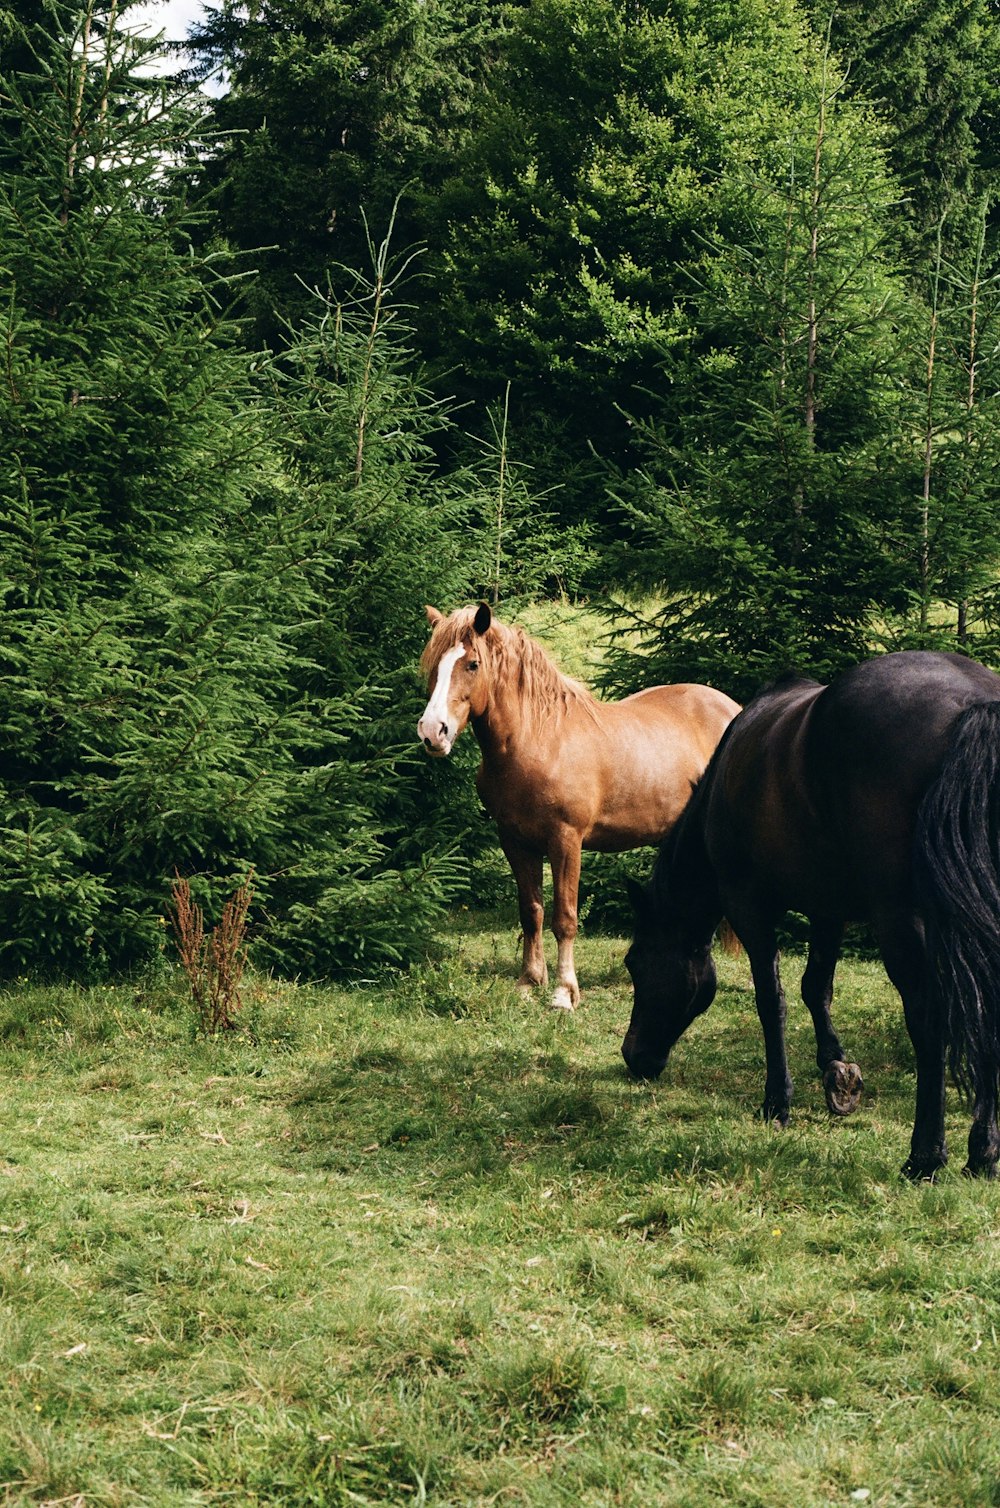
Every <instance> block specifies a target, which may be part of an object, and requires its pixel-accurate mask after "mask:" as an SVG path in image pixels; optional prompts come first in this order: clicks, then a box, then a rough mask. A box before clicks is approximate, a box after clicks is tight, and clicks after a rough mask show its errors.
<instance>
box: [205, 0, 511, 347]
mask: <svg viewBox="0 0 1000 1508" xmlns="http://www.w3.org/2000/svg"><path fill="white" fill-rule="evenodd" d="M494 26H495V22H494V19H493V17H492V14H491V7H487V8H486V10H485V14H484V8H483V7H482V6H479V5H473V4H471V3H470V0H403V3H399V0H391V3H390V0H365V3H364V4H356V3H353V0H310V3H309V4H307V5H304V4H302V3H300V0H264V3H263V4H259V5H258V4H253V5H248V4H232V5H229V4H227V5H225V6H223V7H220V8H219V9H215V10H209V12H208V13H207V19H206V20H205V21H204V22H203V23H202V25H201V26H200V27H199V28H197V31H196V36H195V43H194V50H195V53H196V55H197V57H198V60H199V66H198V72H199V73H201V74H209V75H210V74H212V73H213V72H214V71H216V70H218V69H219V68H223V69H224V70H225V73H226V78H227V84H228V88H227V90H226V92H225V94H224V95H222V96H221V97H219V98H218V99H217V100H216V102H215V105H214V113H215V122H216V125H217V126H218V129H219V133H220V135H219V137H218V139H217V144H216V146H215V149H214V151H213V154H212V156H211V158H210V160H209V161H208V163H207V164H206V167H207V182H208V183H209V185H211V186H218V187H219V188H220V189H221V197H220V198H219V199H218V200H217V201H216V202H217V210H216V213H217V215H218V222H219V225H220V228H221V229H222V231H223V233H224V234H225V235H226V236H227V237H228V238H229V239H230V240H231V242H232V243H233V244H234V245H235V246H238V247H241V248H243V249H244V250H248V251H252V252H253V255H254V263H255V266H257V267H258V268H259V269H260V277H259V278H258V279H257V281H256V282H255V283H254V284H253V286H252V287H251V288H250V290H249V304H250V308H251V311H252V314H253V317H254V322H255V331H256V336H257V338H258V339H260V338H267V339H275V338H280V332H281V328H282V322H283V321H286V320H288V319H290V318H291V319H293V320H295V319H297V318H298V316H299V315H300V314H301V313H302V312H303V310H304V309H306V308H307V307H308V301H307V299H305V298H304V296H303V293H304V285H311V284H313V283H315V282H318V281H322V279H323V277H324V275H325V271H326V269H327V267H328V266H329V265H330V263H331V262H336V263H339V264H341V265H347V266H350V267H351V268H353V269H355V270H360V271H362V272H364V271H365V270H366V269H367V266H368V233H367V226H368V224H372V225H385V224H387V223H388V220H389V218H390V215H391V214H392V212H393V206H394V205H395V204H396V203H397V201H398V199H399V196H400V194H401V193H402V192H403V191H404V189H406V190H408V192H407V195H406V198H405V200H404V202H403V205H402V211H401V222H402V233H403V238H404V240H417V239H419V238H420V237H421V235H422V234H423V225H422V217H421V214H420V204H421V203H422V202H423V200H424V199H432V198H433V196H434V193H435V191H436V188H437V185H438V183H439V181H440V179H441V177H442V175H443V174H444V173H445V172H446V170H447V167H448V163H449V158H450V155H451V153H452V152H453V151H454V149H455V146H456V143H457V142H458V141H460V140H461V139H462V137H463V135H464V134H465V132H466V131H467V129H468V128H469V125H470V123H471V121H472V120H473V119H474V118H475V112H476V109H477V92H478V83H479V78H480V75H481V69H482V62H483V55H484V51H485V49H486V48H487V46H488V44H489V42H490V39H491V36H492V33H493V30H494ZM366 217H367V219H366Z"/></svg>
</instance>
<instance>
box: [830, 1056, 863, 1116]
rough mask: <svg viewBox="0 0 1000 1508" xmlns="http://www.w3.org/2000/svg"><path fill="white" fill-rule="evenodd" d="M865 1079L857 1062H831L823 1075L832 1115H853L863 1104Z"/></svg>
mask: <svg viewBox="0 0 1000 1508" xmlns="http://www.w3.org/2000/svg"><path fill="white" fill-rule="evenodd" d="M864 1087H865V1081H864V1079H863V1078H862V1077H861V1069H860V1068H859V1067H858V1065H857V1063H830V1064H828V1065H827V1069H826V1072H825V1073H824V1075H823V1093H824V1094H825V1095H826V1107H827V1109H828V1110H829V1112H830V1114H831V1115H853V1114H854V1112H855V1110H857V1108H858V1106H859V1105H860V1104H861V1092H862V1090H863V1089H864Z"/></svg>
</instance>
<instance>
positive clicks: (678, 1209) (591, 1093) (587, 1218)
mask: <svg viewBox="0 0 1000 1508" xmlns="http://www.w3.org/2000/svg"><path fill="white" fill-rule="evenodd" d="M623 951H624V944H623V943H621V942H620V941H619V942H615V941H609V940H606V939H598V938H587V939H584V940H583V941H582V943H581V945H580V947H579V967H580V975H581V981H582V984H583V988H584V1000H583V1004H582V1006H581V1008H580V1010H579V1011H578V1012H577V1013H576V1015H575V1016H573V1017H571V1018H569V1019H567V1018H566V1017H565V1016H563V1015H562V1014H558V1015H556V1014H550V1013H548V1012H546V1011H545V1009H544V1008H543V1005H542V1003H541V1002H535V1003H531V1002H529V1003H525V1002H523V1001H522V1000H521V999H520V998H519V996H518V995H517V993H516V991H515V990H514V988H513V984H512V981H513V976H514V973H515V968H516V956H517V939H516V936H515V933H514V929H513V928H512V927H510V926H499V925H498V926H497V927H495V928H485V927H483V926H480V925H479V924H477V923H476V922H475V921H474V920H472V919H470V918H469V917H467V916H466V917H463V918H457V919H456V925H455V930H454V933H453V936H452V943H451V947H450V951H449V955H448V957H447V958H446V959H445V961H444V962H443V963H442V964H440V965H437V966H431V965H429V966H428V967H427V969H426V970H424V971H422V972H419V973H417V974H415V975H412V976H410V977H409V978H406V979H402V980H399V981H396V982H395V983H392V982H389V983H386V984H382V985H372V986H370V987H367V988H364V989H355V990H339V989H332V988H330V989H318V988H317V989H312V988H293V987H290V986H282V985H276V984H275V985H270V984H268V983H266V982H262V983H258V985H257V987H256V988H255V990H254V998H253V999H252V1000H251V1001H250V1003H249V1006H248V1021H249V1024H250V1025H251V1026H252V1029H253V1035H251V1034H250V1033H246V1034H243V1035H241V1036H238V1037H234V1038H232V1039H231V1040H227V1041H217V1042H212V1041H207V1042H206V1041H203V1040H198V1039H195V1038H193V1037H192V1034H191V1030H190V1025H189V1019H188V1015H187V1012H186V1010H185V1008H184V1005H183V1002H182V1001H181V998H180V995H179V992H178V993H176V994H171V993H170V992H169V991H166V990H154V991H150V992H146V993H144V992H142V991H141V990H138V989H129V988H124V987H123V988H119V989H114V990H111V989H109V990H103V991H102V990H92V991H87V992H84V991H79V992H76V991H69V990H65V991H63V990H48V991H42V990H38V989H30V988H28V987H24V988H22V989H15V990H12V991H10V992H8V993H7V994H6V995H5V996H3V997H2V998H0V1055H2V1064H3V1069H4V1086H5V1087H4V1100H5V1103H4V1115H3V1121H2V1125H3V1141H2V1144H0V1275H2V1302H0V1378H2V1388H0V1483H2V1484H3V1485H2V1486H0V1502H6V1503H46V1504H49V1505H55V1504H74V1505H79V1508H84V1505H86V1508H95V1505H112V1504H114V1505H118V1504H128V1505H138V1504H150V1505H153V1504H155V1505H161V1504H162V1505H166V1504H171V1505H174V1504H176V1505H180V1504H184V1505H189V1504H227V1505H228V1504H238V1505H243V1504H251V1505H253V1504H287V1505H289V1508H303V1505H311V1504H316V1505H341V1504H343V1505H348V1504H356V1503H380V1504H381V1503H386V1504H407V1503H412V1504H424V1503H426V1504H441V1505H445V1504H448V1505H464V1504H469V1505H477V1508H478V1505H483V1508H486V1505H492V1504H504V1505H505V1504H514V1505H516V1504H531V1505H539V1508H543V1505H553V1508H555V1505H560V1508H562V1505H566V1508H570V1505H594V1508H597V1505H601V1508H603V1505H618V1504H621V1505H631V1504H643V1505H664V1508H693V1505H698V1508H701V1505H712V1504H739V1505H747V1508H751V1505H752V1508H757V1505H760V1508H764V1505H766V1508H772V1505H773V1508H779V1505H780V1508H788V1505H794V1508H812V1505H820V1504H824V1505H825V1504H841V1503H842V1504H845V1505H851V1504H854V1503H867V1504H869V1505H900V1508H902V1505H920V1508H926V1505H928V1504H933V1505H935V1508H952V1505H955V1508H958V1505H977V1508H979V1505H988V1504H997V1503H1000V1487H998V1484H1000V1430H998V1428H997V1425H998V1417H997V1416H998V1412H1000V1405H998V1402H997V1395H996V1386H995V1378H996V1372H997V1364H998V1354H997V1348H998V1343H997V1326H998V1300H1000V1242H998V1233H1000V1190H997V1189H996V1188H994V1187H990V1186H987V1185H984V1184H982V1183H975V1182H969V1181H967V1180H964V1179H963V1178H961V1176H960V1174H959V1172H958V1168H959V1166H960V1165H961V1162H962V1160H963V1157H962V1155H961V1154H962V1152H963V1150H964V1139H965V1135H966V1132H967V1121H966V1117H965V1115H964V1114H963V1113H962V1112H961V1110H960V1109H959V1107H958V1105H957V1103H953V1104H952V1105H951V1110H952V1112H953V1113H952V1114H951V1115H950V1116H949V1126H950V1132H951V1136H952V1139H953V1142H954V1151H955V1166H954V1168H953V1169H949V1170H948V1171H947V1172H946V1173H945V1174H944V1175H943V1176H942V1177H941V1179H940V1181H939V1182H938V1183H936V1184H935V1185H933V1186H924V1187H917V1188H914V1187H911V1186H909V1185H907V1184H906V1183H904V1182H903V1181H902V1180H901V1179H900V1177H899V1173H898V1170H899V1167H900V1165H901V1163H902V1161H903V1159H904V1156H905V1155H906V1151H907V1146H908V1139H909V1131H910V1117H911V1114H912V1102H913V1088H914V1085H913V1073H912V1058H911V1054H910V1050H909V1045H908V1043H907V1040H906V1036H905V1031H904V1029H903V1023H902V1013H901V1011H900V1009H899V1007H898V1005H897V1003H896V1000H895V997H894V996H893V994H892V992H891V990H890V989H889V987H888V985H887V984H886V982H885V980H884V977H883V975H882V973H881V971H880V969H879V968H878V967H877V966H876V965H874V964H868V963H864V962H857V961H851V962H848V963H847V964H845V965H844V967H843V970H842V973H841V976H840V978H839V990H838V1003H837V1010H836V1019H837V1022H838V1026H839V1027H840V1029H841V1033H842V1036H843V1037H844V1040H845V1045H847V1046H848V1048H849V1050H850V1052H851V1053H852V1054H853V1055H855V1056H856V1057H857V1059H858V1061H859V1062H860V1063H861V1064H862V1067H863V1069H864V1072H865V1078H866V1084H867V1095H866V1100H865V1103H864V1106H863V1108H862V1109H861V1111H860V1112H859V1114H858V1115H857V1116H856V1117H854V1118H852V1119H851V1120H848V1121H833V1120H831V1119H830V1118H829V1117H828V1115H827V1113H826V1110H825V1107H824V1103H823V1096H822V1091H821V1088H820V1085H819V1084H818V1082H817V1079H816V1074H815V1071H814V1068H813V1061H812V1059H813V1043H812V1034H811V1028H810V1027H809V1024H808V1018H807V1016H806V1013H805V1011H804V1008H802V1007H800V1006H799V1007H797V1008H796V1007H794V1006H793V1009H792V1012H791V1017H792V1019H791V1023H790V1050H791V1057H792V1066H793V1073H794V1074H795V1077H796V1079H797V1083H798V1093H797V1100H796V1106H795V1109H794V1111H793V1118H792V1122H791V1125H790V1126H789V1128H788V1130H787V1131H785V1132H783V1133H782V1132H778V1131H776V1130H774V1129H772V1128H769V1127H767V1126H764V1125H762V1124H761V1123H760V1122H759V1121H758V1120H757V1119H756V1115H755V1111H756V1106H757V1104H758V1102H759V1099H760V1094H761V1088H762V1072H763V1071H762V1063H761V1048H760V1036H759V1028H758V1026H757V1022H756V1015H755V1012H754V1008H753V999H752V996H751V994H750V992H749V987H748V977H747V969H746V964H745V961H743V960H735V961H734V960H728V959H727V960H723V961H722V963H721V966H720V971H721V974H722V977H723V988H722V989H721V991H720V995H719V998H718V1000H717V1002H716V1004H715V1005H714V1006H713V1008H712V1010H711V1011H710V1012H709V1013H708V1015H707V1016H705V1017H704V1018H703V1019H702V1020H701V1021H700V1022H698V1023H697V1024H696V1025H695V1027H694V1028H693V1029H692V1031H691V1032H690V1033H689V1035H688V1037H687V1038H685V1039H684V1040H683V1041H682V1043H681V1044H680V1045H679V1046H678V1048H677V1050H676V1053H675V1056H674V1059H673V1061H672V1063H671V1066H670V1068H669V1069H668V1072H667V1074H666V1075H665V1076H664V1079H663V1080H662V1081H661V1082H660V1083H659V1084H657V1085H637V1084H633V1083H631V1082H630V1081H629V1080H628V1079H627V1078H626V1076H625V1074H624V1071H623V1068H622V1065H621V1059H620V1056H619V1043H620V1040H621V1036H622V1033H623V1030H624V1027H625V1024H626V1022H627V1018H628V1013H629V1005H630V1002H629V992H628V989H627V986H626V983H625V980H624V977H623V972H622V969H621V963H620V960H621V956H622V953H623ZM798 962H799V961H797V960H789V961H788V963H787V966H786V976H787V982H788V986H789V993H790V995H791V994H792V993H793V990H794V987H795V986H796V985H797V975H798V972H799V970H798V966H797V965H798Z"/></svg>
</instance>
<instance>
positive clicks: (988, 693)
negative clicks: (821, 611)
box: [713, 651, 1000, 918]
mask: <svg viewBox="0 0 1000 1508" xmlns="http://www.w3.org/2000/svg"><path fill="white" fill-rule="evenodd" d="M995 700H1000V676H997V675H995V674H994V673H993V672H992V671H989V670H987V669H986V668H985V667H984V666H981V665H978V664H977V663H976V662H975V661H971V660H967V659H965V658H964V657H962V656H959V655H947V654H933V653H924V652H914V651H909V652H904V653H901V654H889V655H882V656H880V657H878V658H876V659H873V660H868V661H865V662H864V663H863V664H861V665H858V666H856V667H854V668H853V669H852V670H849V671H847V672H845V673H844V674H843V675H842V676H840V677H839V678H838V679H837V680H836V681H834V682H833V683H832V684H831V685H830V686H828V687H825V688H824V687H820V686H817V685H816V684H815V683H812V684H811V685H810V683H797V684H796V685H794V686H792V687H789V688H787V689H784V690H782V689H778V690H777V691H775V692H774V693H771V694H767V693H765V695H764V696H763V698H762V699H761V700H760V703H759V704H755V703H751V705H750V708H749V709H748V711H749V713H750V714H751V715H750V717H749V719H748V720H747V722H746V724H745V726H742V727H741V724H743V720H744V718H747V713H746V712H745V713H744V714H743V717H741V718H740V719H739V720H738V721H737V722H736V723H735V724H734V725H733V729H732V732H731V735H730V737H729V739H728V740H727V741H726V744H725V745H724V748H723V750H722V751H720V753H721V754H722V755H724V756H725V758H724V759H723V760H722V764H723V775H724V781H723V783H722V785H721V786H720V788H719V796H718V797H717V799H716V801H715V803H714V831H715V834H716V836H715V846H714V850H713V861H714V862H715V863H716V866H717V871H718V872H719V875H720V879H721V878H723V876H726V875H728V876H730V877H732V876H736V877H737V879H738V878H739V868H740V864H741V863H742V865H743V867H744V870H745V871H746V872H749V870H750V869H752V870H753V871H754V875H755V879H754V883H755V884H756V885H757V886H758V887H761V886H764V887H765V888H766V887H767V886H770V887H771V890H772V892H773V894H774V895H775V897H776V900H777V902H778V903H779V904H780V906H781V907H783V908H791V909H795V910H801V911H804V912H806V913H807V914H817V913H822V912H827V913H831V914H839V915H841V916H843V917H860V918H864V917H870V916H872V915H873V913H874V911H875V909H876V907H877V906H878V907H885V906H888V907H890V908H891V907H893V906H899V907H902V906H906V907H909V906H910V904H911V901H912V853H913V834H914V828H915V823H916V815H917V810H918V808H919V805H920V802H921V800H922V799H923V796H924V794H925V792H926V791H927V789H928V787H929V786H930V784H931V783H932V781H933V780H934V779H935V778H936V777H937V775H938V773H939V772H940V769H941V766H942V763H943V761H944V758H945V754H946V752H947V749H948V746H949V742H950V739H951V733H952V728H953V726H954V723H955V720H956V718H957V717H958V716H959V715H960V714H961V712H963V711H964V710H965V708H966V707H968V706H971V705H973V704H975V703H977V702H983V701H995ZM723 798H724V799H723ZM727 823H728V824H729V825H730V829H731V833H730V836H728V837H727V835H726V831H725V828H726V824H727ZM876 897H877V900H876Z"/></svg>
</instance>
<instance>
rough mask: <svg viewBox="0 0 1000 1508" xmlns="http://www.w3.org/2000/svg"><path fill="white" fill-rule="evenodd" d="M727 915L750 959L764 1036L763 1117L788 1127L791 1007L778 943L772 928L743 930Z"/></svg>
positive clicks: (790, 1096) (790, 1099)
mask: <svg viewBox="0 0 1000 1508" xmlns="http://www.w3.org/2000/svg"><path fill="white" fill-rule="evenodd" d="M727 915H729V919H730V921H731V922H732V924H733V926H734V927H735V929H736V932H737V935H738V936H739V937H740V939H741V940H742V942H743V946H744V947H745V948H746V950H747V955H748V957H749V959H750V972H751V973H752V975H753V988H754V997H755V999H756V1002H757V1015H758V1016H759V1017H760V1024H761V1030H762V1031H763V1033H764V1058H765V1062H766V1065H767V1070H766V1076H765V1079H764V1103H763V1105H762V1106H761V1114H762V1115H763V1117H764V1119H765V1120H768V1121H777V1123H778V1125H779V1126H786V1125H787V1124H788V1114H789V1111H790V1109H791V1105H792V1091H793V1089H794V1087H795V1086H794V1085H793V1083H792V1078H791V1075H790V1073H789V1072H788V1054H787V1052H786V1050H785V1017H786V1015H787V1013H788V1007H787V1005H786V1003H785V995H784V991H783V990H782V988H781V972H780V969H779V965H778V939H777V937H776V935H775V932H774V928H773V927H771V926H763V925H757V926H752V927H747V926H741V925H740V924H739V921H738V920H737V919H736V918H734V917H733V916H732V914H731V913H730V912H727Z"/></svg>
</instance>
